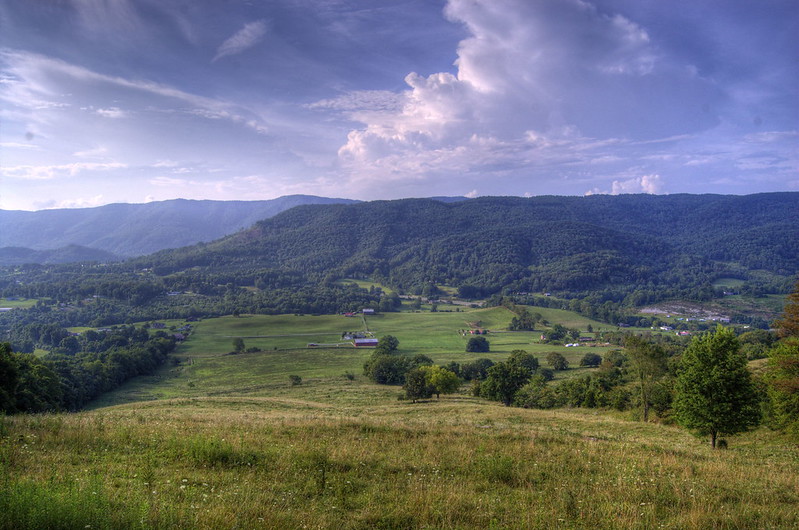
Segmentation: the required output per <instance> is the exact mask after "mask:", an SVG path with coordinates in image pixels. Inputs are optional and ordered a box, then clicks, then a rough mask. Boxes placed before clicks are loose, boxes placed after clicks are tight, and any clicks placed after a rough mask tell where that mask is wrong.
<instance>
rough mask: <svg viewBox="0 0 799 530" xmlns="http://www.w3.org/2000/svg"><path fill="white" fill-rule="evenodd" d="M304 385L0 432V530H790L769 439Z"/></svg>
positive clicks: (781, 447)
mask: <svg viewBox="0 0 799 530" xmlns="http://www.w3.org/2000/svg"><path fill="white" fill-rule="evenodd" d="M347 385H349V386H350V387H351V388H350V390H351V391H352V392H355V393H360V394H361V397H360V398H359V399H354V400H351V401H347V400H341V399H325V400H324V401H322V400H319V401H315V400H309V399H307V398H309V397H318V398H323V397H324V392H325V390H324V389H325V388H328V389H331V388H336V387H339V386H340V387H342V388H346V386H347ZM303 386H305V385H303ZM312 386H313V385H312ZM317 386H318V388H316V389H310V390H309V389H300V388H295V389H290V388H287V389H286V391H285V392H284V393H283V395H278V396H272V397H222V398H187V399H176V400H170V401H162V402H151V403H145V404H136V405H125V406H120V407H112V408H107V409H102V410H97V411H92V412H84V413H79V414H70V415H52V416H48V415H44V416H18V417H12V418H5V419H3V420H2V427H0V471H2V479H0V528H42V527H58V528H84V527H86V526H87V525H91V527H92V528H165V527H170V528H230V527H238V528H260V527H264V528H299V527H307V528H431V527H432V528H475V527H480V528H486V527H488V528H490V527H495V528H537V527H538V528H791V527H796V526H797V525H799V512H798V511H797V510H796V507H797V505H799V484H798V483H797V480H796V477H797V476H799V450H797V447H796V446H795V445H789V444H787V443H780V441H779V440H774V439H770V438H768V437H766V433H751V434H749V435H746V436H744V437H739V438H736V439H735V440H734V441H733V443H732V444H731V445H732V447H731V448H730V449H729V450H726V451H712V450H710V449H709V448H708V447H707V446H706V444H705V443H704V442H703V441H700V440H697V439H695V438H693V437H691V436H690V435H688V434H686V433H685V432H684V431H682V430H679V429H677V428H675V427H669V426H662V425H654V424H641V423H635V422H631V421H628V420H626V419H624V418H620V417H613V416H610V415H607V414H597V413H594V412H584V411H555V412H551V411H547V412H543V411H529V410H523V409H508V408H504V407H501V406H498V405H495V404H493V403H485V402H482V401H479V400H476V399H473V398H469V397H466V396H463V395H459V396H454V397H448V398H446V399H442V400H441V401H430V402H427V403H421V404H415V405H414V404H409V403H404V402H397V401H396V400H390V399H387V396H385V395H383V394H381V392H382V390H381V389H380V388H378V387H374V386H372V385H366V384H362V383H359V382H349V381H347V382H338V381H328V382H320V383H319V384H318V385H317ZM320 392H321V393H320ZM370 396H371V398H372V400H371V404H367V403H368V402H369V397H370ZM768 436H770V435H768Z"/></svg>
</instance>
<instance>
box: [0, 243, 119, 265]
mask: <svg viewBox="0 0 799 530" xmlns="http://www.w3.org/2000/svg"><path fill="white" fill-rule="evenodd" d="M120 259H121V258H120V257H119V256H116V255H114V254H111V253H110V252H106V251H104V250H97V249H94V248H88V247H82V246H80V245H68V246H66V247H63V248H57V249H53V250H33V249H30V248H24V247H4V248H0V266H9V265H23V264H25V263H42V264H48V265H49V264H56V263H75V262H79V261H99V262H104V263H107V262H110V261H118V260H120Z"/></svg>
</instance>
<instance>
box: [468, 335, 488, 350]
mask: <svg viewBox="0 0 799 530" xmlns="http://www.w3.org/2000/svg"><path fill="white" fill-rule="evenodd" d="M490 349H491V346H490V344H489V342H488V340H487V339H486V338H485V337H472V338H470V339H469V342H467V343H466V351H467V352H470V353H487V352H488V351H490Z"/></svg>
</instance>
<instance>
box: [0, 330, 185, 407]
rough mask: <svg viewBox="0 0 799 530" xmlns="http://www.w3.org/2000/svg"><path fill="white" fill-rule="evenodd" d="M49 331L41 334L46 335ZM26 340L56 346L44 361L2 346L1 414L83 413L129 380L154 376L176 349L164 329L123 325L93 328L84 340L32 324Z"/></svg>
mask: <svg viewBox="0 0 799 530" xmlns="http://www.w3.org/2000/svg"><path fill="white" fill-rule="evenodd" d="M42 331H43V332H44V333H41V332H42ZM24 332H25V333H27V334H28V337H29V338H27V339H23V341H22V342H23V343H24V341H25V340H34V339H35V340H37V345H38V346H44V345H48V346H52V344H53V342H55V341H56V340H57V339H58V337H59V336H63V338H62V339H61V340H60V341H58V345H57V346H56V347H53V348H52V350H51V351H50V353H48V354H46V355H44V356H43V357H41V358H39V357H37V356H35V355H33V354H32V353H19V352H15V351H14V350H13V348H12V346H11V344H10V343H8V342H4V343H2V344H0V411H1V412H4V413H7V414H13V413H17V412H53V411H72V410H78V409H80V408H82V407H83V406H84V405H86V404H87V403H88V402H89V401H91V400H93V399H95V398H97V397H98V396H100V395H101V394H102V393H104V392H108V391H110V390H113V389H115V388H118V387H119V386H120V385H122V384H123V383H124V382H125V381H127V380H129V379H131V378H133V377H136V376H139V375H147V374H151V373H153V372H154V371H155V370H156V369H157V368H158V367H159V366H161V365H162V364H164V362H165V361H166V359H167V356H168V355H169V353H170V352H172V351H173V350H174V349H175V345H176V341H175V339H174V337H172V336H170V335H168V334H167V333H166V332H164V331H157V332H155V333H154V334H153V335H152V336H151V335H150V334H149V332H148V331H147V330H146V329H143V328H141V327H138V328H137V327H135V326H119V327H115V328H113V329H110V330H108V331H107V332H96V331H92V330H89V331H87V332H85V333H83V334H82V335H81V336H80V337H75V336H73V335H70V334H68V333H66V332H64V333H54V330H53V329H52V328H50V327H49V326H35V325H32V326H28V327H26V328H25V330H24Z"/></svg>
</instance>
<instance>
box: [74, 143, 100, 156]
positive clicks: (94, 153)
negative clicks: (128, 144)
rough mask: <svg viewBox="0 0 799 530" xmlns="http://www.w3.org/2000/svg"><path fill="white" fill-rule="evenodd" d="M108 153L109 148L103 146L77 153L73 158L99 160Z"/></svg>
mask: <svg viewBox="0 0 799 530" xmlns="http://www.w3.org/2000/svg"><path fill="white" fill-rule="evenodd" d="M107 153H108V148H107V147H104V146H102V145H100V146H97V147H93V148H91V149H86V150H84V151H76V152H74V153H72V155H73V156H76V157H78V158H98V157H103V156H104V155H106V154H107Z"/></svg>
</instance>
